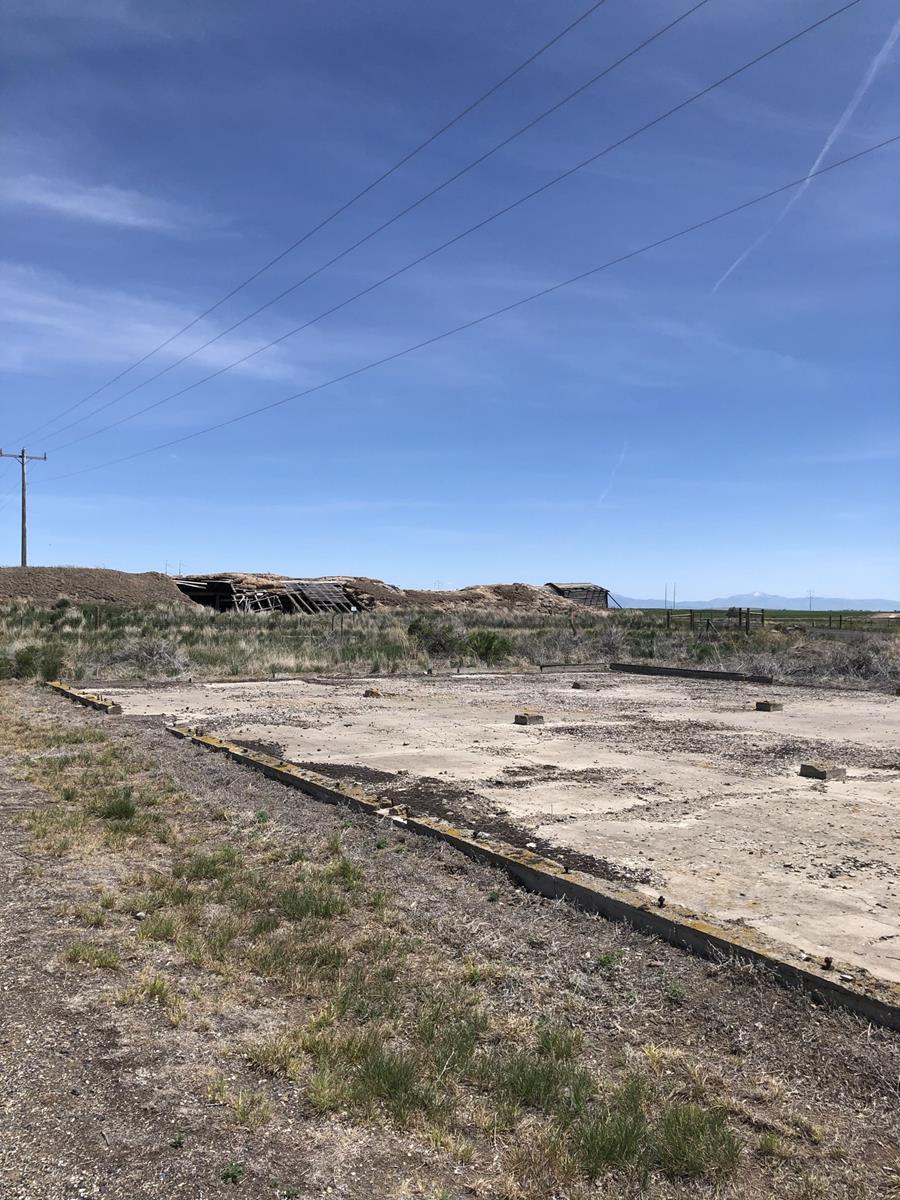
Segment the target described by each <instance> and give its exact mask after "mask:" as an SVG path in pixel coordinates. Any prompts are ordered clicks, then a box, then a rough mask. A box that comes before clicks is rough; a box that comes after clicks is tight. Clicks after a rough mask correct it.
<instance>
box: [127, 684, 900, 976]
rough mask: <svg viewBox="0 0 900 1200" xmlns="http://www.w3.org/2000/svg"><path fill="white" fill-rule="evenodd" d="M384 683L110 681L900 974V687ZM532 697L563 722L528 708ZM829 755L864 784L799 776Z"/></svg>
mask: <svg viewBox="0 0 900 1200" xmlns="http://www.w3.org/2000/svg"><path fill="white" fill-rule="evenodd" d="M576 680H577V681H578V683H579V684H581V687H580V688H579V689H577V690H576V689H574V688H573V686H572V685H573V682H574V681H576ZM371 682H372V681H363V680H342V681H324V680H320V681H315V682H307V681H284V682H272V683H241V684H196V685H185V684H177V685H163V686H156V687H155V686H152V685H151V686H147V687H136V688H121V689H107V690H106V694H107V695H110V696H115V699H117V700H118V701H119V702H120V703H121V704H122V706H123V710H124V712H125V713H126V714H131V715H143V716H146V715H160V716H166V717H168V718H174V719H176V720H178V721H184V722H189V723H191V724H197V723H200V724H202V725H203V727H204V728H205V729H206V730H208V731H209V732H215V733H218V734H220V735H221V736H227V737H229V738H231V739H232V740H235V741H241V742H245V743H250V744H253V745H257V746H263V747H265V748H272V747H278V752H279V753H281V754H283V755H284V756H285V757H286V758H289V759H291V760H293V761H295V762H300V763H303V764H307V765H309V766H310V767H312V768H314V769H315V770H318V771H320V772H322V773H323V774H332V775H335V776H338V777H343V778H347V779H349V780H353V781H354V782H357V783H359V784H361V785H362V786H365V787H367V788H369V789H370V790H372V791H373V792H374V793H375V794H377V795H379V796H381V795H383V796H384V797H385V798H386V801H389V802H392V803H400V802H407V803H409V804H410V806H411V807H412V808H414V809H418V810H419V811H429V812H432V813H437V814H441V815H446V816H447V817H449V818H450V819H452V820H454V821H456V822H457V823H458V824H460V825H462V826H464V827H467V828H471V829H475V830H478V831H481V832H487V833H491V834H494V835H496V836H499V837H502V838H504V839H505V840H510V841H516V842H518V843H519V844H524V843H526V842H533V843H535V844H536V845H537V846H538V848H539V849H541V850H543V851H545V852H550V853H554V854H555V855H556V857H559V858H561V859H562V860H563V861H567V862H569V864H570V865H572V866H575V867H579V868H582V869H587V870H592V871H594V872H595V873H597V874H600V875H605V876H606V877H608V878H621V879H624V880H626V881H628V882H629V883H631V884H632V885H634V886H636V887H638V888H640V889H641V890H642V891H643V892H645V893H646V894H647V895H648V896H652V897H654V898H656V897H658V896H664V897H665V898H666V899H667V900H669V901H673V902H675V903H678V904H682V905H684V906H686V907H688V908H690V909H692V910H693V911H695V912H696V913H698V914H706V915H708V916H709V917H710V918H711V919H713V920H715V921H716V922H718V923H719V924H723V925H727V924H728V923H729V922H732V923H737V924H740V925H749V926H753V927H754V928H755V929H757V930H758V931H759V932H760V933H761V934H763V935H764V936H765V937H767V938H769V939H771V940H772V941H774V942H778V943H781V944H786V945H788V946H790V947H792V948H793V949H794V950H796V951H800V952H803V953H806V954H810V955H814V956H816V957H818V958H820V959H821V958H822V957H824V956H826V955H830V956H832V957H833V958H834V959H835V962H836V964H850V965H851V966H852V967H855V968H857V969H858V968H863V969H865V970H868V971H870V972H871V973H872V974H874V975H876V976H878V977H880V978H882V979H887V980H895V981H896V980H900V749H898V747H900V700H898V699H896V698H894V697H890V696H884V695H875V694H861V693H853V692H833V691H826V690H813V689H793V688H778V687H775V688H760V687H758V686H750V685H746V684H740V683H707V682H699V681H698V682H694V681H689V680H672V679H662V678H638V679H635V678H629V677H625V676H618V675H607V674H600V675H589V674H581V675H568V674H554V675H549V674H548V675H544V676H540V677H535V676H529V677H527V678H526V677H522V676H477V677H473V676H461V677H438V676H434V677H422V678H421V679H408V678H403V679H394V680H383V681H378V682H377V688H378V690H379V691H380V692H381V695H380V696H376V697H368V698H367V697H365V696H364V695H363V693H364V691H365V690H366V689H367V687H368V686H370V685H371ZM760 698H771V699H776V700H781V701H783V703H784V705H785V707H784V711H783V712H775V713H758V712H756V711H755V709H754V702H755V701H756V700H757V699H760ZM525 709H530V710H533V711H536V712H539V713H542V714H543V715H544V718H545V723H544V724H543V725H530V726H517V725H514V724H513V716H514V714H515V713H517V712H522V711H523V710H525ZM819 761H827V762H832V763H835V764H837V765H840V766H845V767H846V768H847V780H846V782H843V783H817V782H815V781H813V780H809V779H803V778H800V777H799V775H798V770H799V766H800V763H801V762H819Z"/></svg>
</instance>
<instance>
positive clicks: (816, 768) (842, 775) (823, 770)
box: [800, 763, 847, 780]
mask: <svg viewBox="0 0 900 1200" xmlns="http://www.w3.org/2000/svg"><path fill="white" fill-rule="evenodd" d="M800 774H801V775H802V776H803V777H804V778H805V779H826V780H835V779H841V780H845V779H846V778H847V768H846V767H835V766H833V765H832V764H831V763H802V764H801V767H800Z"/></svg>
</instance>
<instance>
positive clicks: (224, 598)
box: [175, 573, 364, 616]
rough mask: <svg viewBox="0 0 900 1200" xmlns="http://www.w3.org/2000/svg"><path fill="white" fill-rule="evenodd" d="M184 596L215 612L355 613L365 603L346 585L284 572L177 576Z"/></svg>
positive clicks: (310, 614) (177, 581) (178, 584)
mask: <svg viewBox="0 0 900 1200" xmlns="http://www.w3.org/2000/svg"><path fill="white" fill-rule="evenodd" d="M175 582H176V584H177V586H178V587H179V589H180V590H181V591H182V592H183V593H184V595H185V596H189V597H190V598H191V600H193V601H195V602H196V603H197V604H205V605H206V606H207V607H208V608H214V609H215V610H216V612H242V613H267V612H285V613H303V614H305V615H307V616H312V615H314V614H316V613H354V612H358V611H359V610H360V608H361V607H364V605H363V604H361V603H360V602H359V599H358V598H357V597H355V596H354V595H353V594H352V593H351V592H350V591H348V589H347V588H346V587H344V586H343V585H342V584H340V583H333V582H331V581H329V580H322V579H286V578H285V577H284V576H282V575H245V574H238V573H235V574H226V575H194V576H190V577H184V578H181V579H176V580H175Z"/></svg>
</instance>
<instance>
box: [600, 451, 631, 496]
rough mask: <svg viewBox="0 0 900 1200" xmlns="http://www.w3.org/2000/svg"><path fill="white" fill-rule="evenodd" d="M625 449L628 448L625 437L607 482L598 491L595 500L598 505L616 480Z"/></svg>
mask: <svg viewBox="0 0 900 1200" xmlns="http://www.w3.org/2000/svg"><path fill="white" fill-rule="evenodd" d="M627 449H628V441H627V439H626V440H625V441H623V442H622V449H621V450H620V452H619V458H618V461H617V462H616V465H615V466H614V467H613V469H612V473H611V474H610V477H609V482H608V483H607V485H606V487H605V488H604V489H603V491H602V492H601V493H600V496H599V497H598V499H597V500H596V501H595V503H596V504H598V505H599V504H602V503H603V501H604V500H605V499H606V497H607V496H608V495H609V493H610V491H611V489H612V485H613V484H614V483H615V482H616V476H617V475H618V473H619V468H620V467H621V465H622V463H623V462H624V461H625V451H626V450H627Z"/></svg>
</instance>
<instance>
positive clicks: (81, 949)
mask: <svg viewBox="0 0 900 1200" xmlns="http://www.w3.org/2000/svg"><path fill="white" fill-rule="evenodd" d="M64 957H65V960H66V962H68V963H75V964H77V965H79V966H86V967H98V968H101V969H102V970H106V971H117V970H118V969H119V966H120V964H121V961H122V960H121V959H120V958H119V955H118V954H117V953H116V951H115V950H112V949H110V947H109V946H101V945H99V944H98V943H97V942H72V943H70V945H68V946H67V947H66V951H65V955H64Z"/></svg>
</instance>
